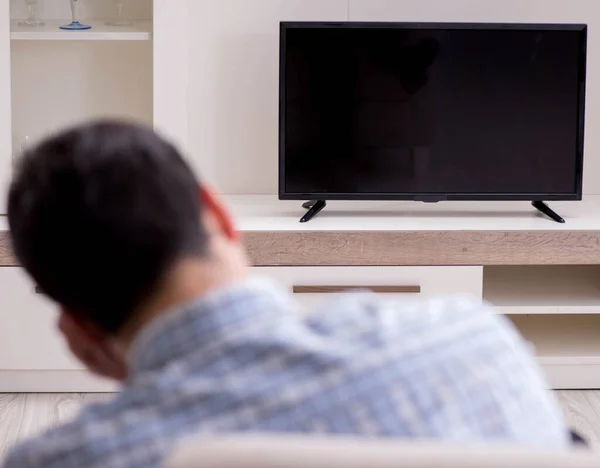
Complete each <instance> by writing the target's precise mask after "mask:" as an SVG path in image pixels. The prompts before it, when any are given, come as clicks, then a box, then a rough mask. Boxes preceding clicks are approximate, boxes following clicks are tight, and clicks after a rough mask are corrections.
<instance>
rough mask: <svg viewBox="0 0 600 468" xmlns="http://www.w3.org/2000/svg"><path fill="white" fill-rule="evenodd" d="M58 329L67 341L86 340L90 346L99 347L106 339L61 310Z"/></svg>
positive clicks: (92, 327) (74, 316)
mask: <svg viewBox="0 0 600 468" xmlns="http://www.w3.org/2000/svg"><path fill="white" fill-rule="evenodd" d="M58 329H59V330H60V331H61V333H62V334H63V335H64V336H65V338H67V339H68V340H74V339H75V340H86V341H88V342H89V343H90V344H92V345H94V344H95V345H100V344H101V343H103V342H104V341H106V338H107V337H106V336H105V335H104V334H103V333H101V332H100V331H99V330H98V329H97V328H96V327H94V326H93V325H92V324H90V323H89V322H86V321H84V320H81V319H79V318H78V317H77V316H76V315H75V314H72V313H70V312H69V311H67V310H65V309H61V314H60V318H59V319H58Z"/></svg>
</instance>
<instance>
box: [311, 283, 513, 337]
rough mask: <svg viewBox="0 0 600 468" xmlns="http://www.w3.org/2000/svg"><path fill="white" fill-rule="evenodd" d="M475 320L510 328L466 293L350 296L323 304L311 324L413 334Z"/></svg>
mask: <svg viewBox="0 0 600 468" xmlns="http://www.w3.org/2000/svg"><path fill="white" fill-rule="evenodd" d="M340 312H343V313H340ZM473 321H484V322H487V323H488V324H489V325H491V326H494V327H499V328H504V327H505V326H506V325H507V324H506V322H505V321H504V320H503V319H502V318H500V317H498V316H497V314H495V313H494V311H493V310H492V308H491V307H490V306H489V305H488V304H487V303H485V302H484V301H482V300H481V299H478V298H475V297H472V296H469V295H465V294H454V295H447V296H440V297H432V298H425V299H422V298H415V299H398V298H397V297H396V298H394V297H385V296H382V295H377V294H371V293H365V294H361V293H347V294H343V295H340V296H339V297H337V298H335V299H332V300H329V301H326V302H324V303H321V304H320V305H319V306H318V307H317V308H316V309H315V310H314V311H312V313H311V314H310V322H312V323H313V324H315V325H321V326H324V327H327V328H329V330H330V331H331V332H335V330H336V329H342V330H343V329H348V328H352V327H356V328H358V329H360V330H361V332H362V333H364V332H365V330H368V329H372V330H373V331H380V330H382V329H384V330H386V331H388V332H395V333H399V334H403V333H410V334H414V332H415V331H420V332H425V333H426V332H427V331H432V332H433V331H437V330H439V327H440V326H445V325H448V324H454V325H456V324H457V323H462V324H466V323H468V322H473Z"/></svg>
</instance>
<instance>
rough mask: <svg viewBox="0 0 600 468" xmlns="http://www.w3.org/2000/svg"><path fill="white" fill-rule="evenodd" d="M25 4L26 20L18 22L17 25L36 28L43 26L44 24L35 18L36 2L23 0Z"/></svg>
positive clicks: (35, 0)
mask: <svg viewBox="0 0 600 468" xmlns="http://www.w3.org/2000/svg"><path fill="white" fill-rule="evenodd" d="M25 4H26V5H27V19H26V20H24V21H19V22H18V23H17V25H18V26H27V27H34V28H35V27H38V26H43V25H44V22H43V21H40V20H39V19H38V18H37V4H38V0H25Z"/></svg>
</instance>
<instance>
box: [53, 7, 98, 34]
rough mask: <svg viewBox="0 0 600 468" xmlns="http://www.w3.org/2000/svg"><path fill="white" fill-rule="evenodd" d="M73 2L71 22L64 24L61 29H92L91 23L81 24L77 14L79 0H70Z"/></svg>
mask: <svg viewBox="0 0 600 468" xmlns="http://www.w3.org/2000/svg"><path fill="white" fill-rule="evenodd" d="M69 1H70V2H71V22H70V23H69V24H64V25H62V26H61V27H60V29H66V30H67V31H80V30H82V29H90V28H91V26H90V25H89V24H81V23H80V22H79V19H78V16H77V7H78V6H79V0H69Z"/></svg>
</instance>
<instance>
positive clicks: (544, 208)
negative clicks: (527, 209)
mask: <svg viewBox="0 0 600 468" xmlns="http://www.w3.org/2000/svg"><path fill="white" fill-rule="evenodd" d="M531 204H532V205H533V207H534V208H535V209H536V210H538V211H540V212H542V213H543V214H545V215H546V216H548V218H550V219H551V220H553V221H556V222H557V223H561V224H563V223H564V222H565V219H564V218H563V217H562V216H560V215H559V214H558V213H557V212H556V211H554V210H553V209H552V208H550V207H549V206H548V205H546V203H544V202H543V201H534V202H531Z"/></svg>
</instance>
